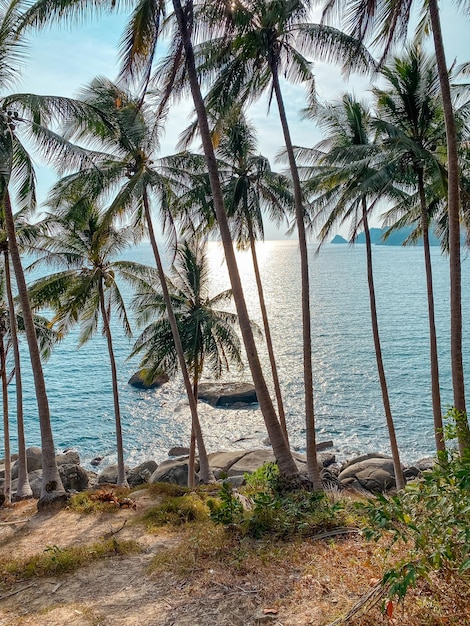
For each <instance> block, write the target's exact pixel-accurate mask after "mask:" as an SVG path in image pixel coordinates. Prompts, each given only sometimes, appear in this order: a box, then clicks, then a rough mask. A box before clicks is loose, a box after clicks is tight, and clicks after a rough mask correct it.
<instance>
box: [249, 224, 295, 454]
mask: <svg viewBox="0 0 470 626" xmlns="http://www.w3.org/2000/svg"><path fill="white" fill-rule="evenodd" d="M248 236H249V238H250V249H251V257H252V259H253V270H254V272H255V280H256V287H257V289H258V299H259V306H260V309H261V317H262V320H263V328H264V336H265V339H266V347H267V349H268V355H269V363H270V364H271V373H272V376H273V384H274V393H275V394H276V402H277V411H278V413H279V422H280V424H281V428H282V432H283V433H284V437H285V438H286V442H287V445H289V435H288V433H287V424H286V414H285V411H284V402H283V400H282V393H281V385H280V383H279V376H278V373H277V364H276V358H275V356H274V348H273V341H272V337H271V329H270V327H269V320H268V312H267V310H266V302H265V300H264V291H263V283H262V282H261V274H260V271H259V265H258V255H257V254H256V241H255V237H254V235H253V228H252V225H251V221H249V222H248Z"/></svg>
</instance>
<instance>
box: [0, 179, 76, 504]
mask: <svg viewBox="0 0 470 626" xmlns="http://www.w3.org/2000/svg"><path fill="white" fill-rule="evenodd" d="M4 208H5V224H6V230H7V236H8V245H9V250H10V257H11V260H12V263H13V269H14V271H15V277H16V285H17V288H18V295H19V298H20V303H21V310H22V312H23V318H24V326H25V333H26V339H27V342H28V348H29V357H30V360H31V368H32V371H33V378H34V386H35V390H36V400H37V405H38V414H39V426H40V429H41V448H42V485H41V495H40V498H39V500H38V509H43V508H46V507H47V506H48V505H50V504H53V503H56V502H58V501H66V499H67V496H66V493H65V490H64V487H63V485H62V481H61V480H60V475H59V470H58V469H57V463H56V459H55V447H54V438H53V436H52V429H51V420H50V413H49V402H48V400H47V392H46V384H45V381H44V373H43V370H42V363H41V355H40V353H39V347H38V342H37V339H36V333H35V330H34V322H33V314H32V311H31V306H30V303H29V298H28V290H27V287H26V281H25V278H24V272H23V267H22V265H21V258H20V253H19V250H18V244H17V242H16V234H15V223H14V219H13V212H12V207H11V201H10V195H9V193H8V191H6V193H5V196H4Z"/></svg>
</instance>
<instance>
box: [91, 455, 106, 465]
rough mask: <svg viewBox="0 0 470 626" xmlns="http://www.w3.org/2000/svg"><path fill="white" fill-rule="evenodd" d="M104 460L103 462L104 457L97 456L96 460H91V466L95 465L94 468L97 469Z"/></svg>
mask: <svg viewBox="0 0 470 626" xmlns="http://www.w3.org/2000/svg"><path fill="white" fill-rule="evenodd" d="M102 460H103V457H102V456H95V458H94V459H91V461H90V465H93V467H97V466H98V465H99V464H100V463H101V461H102Z"/></svg>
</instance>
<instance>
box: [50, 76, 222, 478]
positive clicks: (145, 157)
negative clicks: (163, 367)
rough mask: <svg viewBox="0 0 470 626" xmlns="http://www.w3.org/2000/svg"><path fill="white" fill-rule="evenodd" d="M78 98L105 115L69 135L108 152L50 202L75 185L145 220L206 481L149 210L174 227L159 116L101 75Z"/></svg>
mask: <svg viewBox="0 0 470 626" xmlns="http://www.w3.org/2000/svg"><path fill="white" fill-rule="evenodd" d="M81 98H82V100H83V101H84V102H85V103H86V104H87V105H88V106H90V107H92V108H95V109H97V110H99V111H100V112H101V113H102V114H103V115H104V116H106V120H105V121H103V120H96V119H92V118H88V119H86V118H85V119H84V118H83V117H82V116H80V117H78V118H75V119H72V120H71V121H70V123H69V125H68V128H67V136H73V137H75V138H78V139H80V140H82V141H90V142H92V143H93V142H97V141H99V142H101V144H102V145H103V147H104V148H105V149H108V150H111V151H112V153H109V152H108V153H106V154H102V155H101V156H100V157H99V159H98V162H97V165H96V164H93V165H92V166H91V167H88V168H81V170H80V171H78V173H76V174H73V175H70V176H68V177H65V178H64V179H62V180H61V181H59V182H58V183H57V184H56V186H55V188H54V189H53V191H52V196H51V197H52V202H53V203H54V202H55V201H56V199H58V201H59V202H60V198H61V195H62V193H63V191H64V190H65V189H68V190H76V191H77V192H78V193H81V194H84V195H87V196H88V197H95V198H98V197H100V195H101V196H109V194H115V195H114V200H113V201H112V202H111V205H110V207H109V211H108V219H114V217H116V216H117V215H123V214H125V213H131V214H133V217H134V228H135V229H138V230H139V232H140V233H143V232H144V225H145V228H146V232H147V234H148V236H149V238H150V243H151V246H152V250H153V254H154V257H155V262H156V265H157V270H158V272H159V275H160V280H161V283H162V290H163V295H164V297H165V299H166V303H167V306H168V315H169V320H170V323H171V326H172V331H173V334H174V342H175V345H176V349H177V353H178V358H179V362H180V369H181V372H182V375H183V381H184V384H185V389H186V394H187V396H188V401H189V406H190V410H191V417H192V422H193V425H194V430H195V433H196V438H197V443H198V450H199V458H200V466H201V479H202V480H203V481H204V482H210V481H211V480H212V479H213V476H212V472H211V470H210V467H209V461H208V458H207V453H206V450H205V444H204V440H203V435H202V431H201V427H200V424H199V418H198V415H197V403H196V402H195V401H194V398H193V394H192V388H191V381H190V379H189V375H188V372H187V369H186V364H185V362H184V352H183V350H182V347H181V341H180V339H179V336H178V327H177V324H176V320H175V318H174V315H173V313H172V311H171V300H170V297H169V293H168V289H167V286H166V283H165V274H164V270H163V263H162V259H161V255H160V251H159V247H158V244H157V239H156V235H155V231H154V226H153V221H152V216H151V211H152V205H155V204H157V202H158V203H159V205H160V209H161V214H162V228H163V230H165V229H166V228H167V227H170V228H172V224H171V214H170V212H169V210H168V197H167V192H166V183H165V180H164V178H163V177H162V176H161V174H160V173H159V171H158V168H157V167H156V164H155V162H154V158H155V152H156V151H157V149H158V147H159V136H160V131H161V128H160V123H161V122H160V119H158V118H156V117H155V114H154V110H153V109H152V107H150V106H148V105H146V103H145V101H144V100H142V99H141V100H138V99H136V98H133V97H132V96H131V94H130V93H129V92H128V91H126V90H125V89H124V88H120V87H118V86H117V85H115V84H113V83H112V82H111V81H109V80H107V79H104V78H98V79H95V80H94V81H93V82H92V84H91V85H90V86H89V87H86V88H85V89H84V90H83V91H82V93H81Z"/></svg>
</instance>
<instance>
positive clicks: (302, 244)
mask: <svg viewBox="0 0 470 626" xmlns="http://www.w3.org/2000/svg"><path fill="white" fill-rule="evenodd" d="M271 75H272V78H273V86H274V93H275V94H276V101H277V106H278V109H279V117H280V119H281V126H282V132H283V135H284V141H285V144H286V152H287V156H288V159H289V168H290V174H291V177H292V185H293V188H294V202H295V220H296V223H297V232H298V236H299V250H300V271H301V276H302V335H303V360H304V389H305V424H306V437H307V445H306V447H307V467H308V476H309V478H310V480H311V481H312V483H313V485H314V487H315V489H317V490H321V489H323V485H322V482H321V478H320V470H319V467H318V459H317V447H316V435H315V409H314V401H313V366H312V329H311V314H310V279H309V268H308V250H307V237H306V233H305V222H304V217H305V216H304V206H303V201H302V188H301V186H300V179H299V172H298V170H297V164H296V162H295V155H294V149H293V147H292V140H291V136H290V130H289V125H288V123H287V116H286V110H285V107H284V100H283V97H282V91H281V86H280V84H279V75H278V72H277V68H276V67H275V66H274V65H271Z"/></svg>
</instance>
